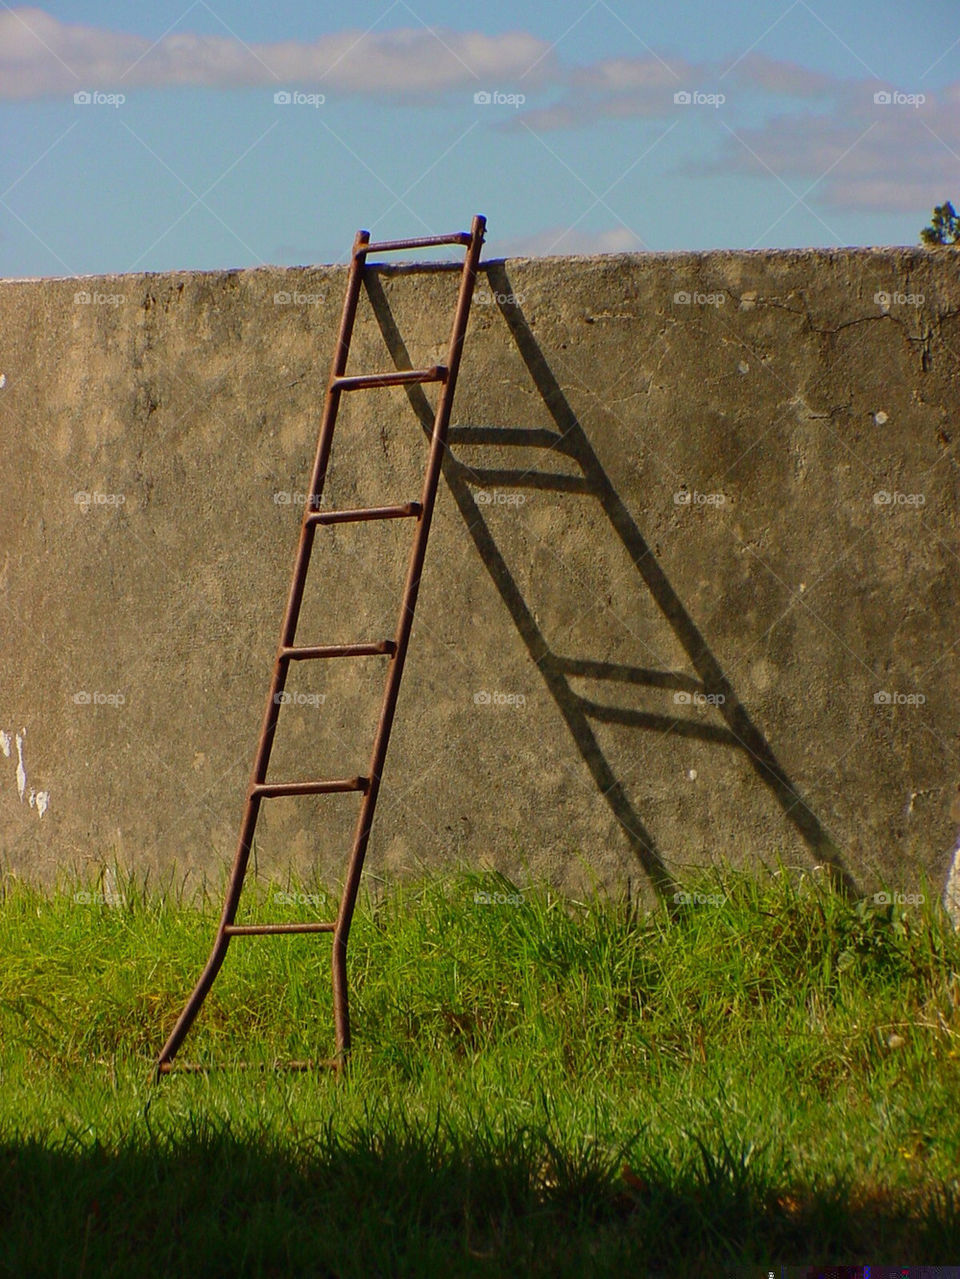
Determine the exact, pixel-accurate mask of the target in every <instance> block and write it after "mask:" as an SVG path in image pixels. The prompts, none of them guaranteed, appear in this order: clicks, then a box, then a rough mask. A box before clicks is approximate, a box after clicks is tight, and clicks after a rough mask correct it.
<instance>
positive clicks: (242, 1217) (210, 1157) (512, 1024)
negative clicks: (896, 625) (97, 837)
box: [0, 872, 960, 1279]
mask: <svg viewBox="0 0 960 1279" xmlns="http://www.w3.org/2000/svg"><path fill="white" fill-rule="evenodd" d="M0 888H2V893H0V1273H3V1274H10V1275H16V1276H18V1277H19V1276H29V1275H44V1276H56V1275H71V1276H73V1275H83V1276H96V1275H117V1276H121V1275H122V1276H129V1275H138V1274H147V1273H151V1274H157V1275H182V1274H189V1275H196V1276H199V1275H217V1274H222V1275H282V1274H298V1275H300V1274H303V1275H308V1274H309V1275H330V1276H334V1275H335V1276H340V1277H342V1279H346V1277H347V1276H371V1275H442V1276H444V1279H456V1277H458V1276H461V1275H463V1276H471V1275H560V1276H564V1275H570V1276H572V1275H578V1276H580V1275H584V1274H588V1275H589V1274H623V1275H627V1274H629V1275H639V1276H642V1275H644V1274H650V1275H654V1274H663V1275H669V1276H675V1275H686V1274H703V1275H706V1274H735V1273H749V1274H757V1275H761V1274H762V1275H764V1276H765V1275H766V1273H767V1270H766V1267H768V1266H769V1267H772V1266H773V1265H774V1264H775V1263H788V1264H799V1263H810V1262H817V1263H819V1264H825V1263H827V1262H833V1263H837V1262H845V1263H848V1264H851V1263H855V1262H857V1261H860V1262H864V1261H867V1262H872V1263H874V1264H881V1263H887V1264H893V1263H897V1264H906V1263H913V1264H918V1263H921V1262H924V1263H927V1264H948V1263H951V1262H956V1261H957V1259H958V1254H960V1182H958V1169H960V1107H958V1104H957V1098H958V1085H960V1056H958V1052H960V939H958V936H957V934H956V933H955V932H954V931H953V929H952V928H951V926H950V923H949V920H947V919H946V918H945V916H944V915H943V913H942V910H941V908H940V907H939V905H938V904H937V902H936V900H935V898H934V896H933V894H932V893H930V892H928V893H927V899H928V900H927V904H925V905H923V906H920V907H906V908H904V907H898V906H892V905H877V904H875V903H874V902H873V901H872V900H869V901H866V902H860V903H850V902H846V901H844V900H842V899H841V898H840V897H838V896H836V895H834V894H832V893H831V892H829V891H828V890H827V889H825V888H823V887H820V886H818V884H817V883H816V881H815V878H814V877H811V876H804V877H802V879H801V881H800V882H799V884H798V882H797V881H796V879H795V878H794V879H791V877H789V876H788V875H787V874H786V873H779V872H778V873H777V874H775V875H765V876H763V877H762V878H757V877H748V876H746V875H743V874H734V873H732V872H730V873H726V872H724V873H722V874H721V875H717V874H716V873H715V874H714V876H713V878H712V879H711V880H710V881H709V882H707V881H705V880H703V879H701V880H699V881H692V882H691V883H690V884H688V885H687V888H688V889H689V890H690V891H691V892H696V891H699V892H701V893H702V894H705V895H711V896H713V895H716V896H717V897H721V896H722V897H723V898H724V899H725V900H723V902H722V904H708V903H702V904H699V905H689V906H683V907H681V908H680V909H679V910H677V911H675V912H673V913H672V914H668V913H667V912H666V911H665V910H658V911H655V912H653V913H650V914H647V915H644V914H642V913H638V912H636V911H630V910H628V909H626V908H624V907H623V906H622V905H619V906H618V905H616V904H611V903H608V902H606V903H605V902H603V901H600V900H599V899H597V900H591V901H589V902H583V903H575V902H569V901H566V902H565V901H562V900H560V899H558V898H557V897H556V896H555V895H552V894H551V893H550V892H548V891H547V890H546V889H538V890H532V889H524V890H523V891H522V897H523V901H522V902H514V903H508V902H496V901H494V902H491V903H486V902H484V901H482V900H481V901H478V900H476V896H477V894H478V893H484V892H487V893H493V894H496V893H500V894H502V895H504V896H507V895H513V894H518V895H519V894H520V890H519V889H517V888H516V887H515V886H514V885H512V884H510V883H508V882H507V881H506V880H503V879H502V878H499V877H496V876H489V875H483V876H481V875H475V874H474V875H470V874H461V875H456V876H452V877H446V878H437V879H432V880H427V881H425V882H423V883H420V884H418V885H414V886H411V885H409V884H407V885H406V886H399V885H394V886H393V887H392V888H391V890H390V892H389V893H387V894H386V895H384V896H383V897H382V898H381V899H380V900H379V902H378V904H374V903H373V901H372V899H371V900H368V901H367V902H366V904H363V905H362V906H361V908H360V909H359V911H358V915H357V919H356V923H355V926H354V931H353V934H352V936H351V943H350V962H349V968H350V982H351V1011H352V1019H353V1030H354V1041H355V1042H354V1054H353V1060H352V1067H351V1070H350V1071H349V1073H348V1074H347V1075H346V1076H345V1077H344V1078H343V1079H341V1080H338V1079H337V1077H336V1076H335V1075H333V1074H331V1073H328V1072H323V1073H319V1074H316V1073H313V1074H306V1075H304V1074H295V1073H290V1072H276V1071H273V1070H272V1069H270V1068H269V1066H268V1068H267V1069H265V1070H264V1071H263V1072H262V1073H261V1072H258V1071H249V1070H248V1071H238V1070H231V1069H224V1070H216V1071H211V1072H209V1073H205V1074H198V1075H189V1074H182V1075H171V1076H169V1077H167V1078H165V1079H164V1080H163V1081H162V1082H161V1083H160V1084H159V1085H156V1084H155V1083H154V1082H153V1073H152V1072H153V1065H154V1062H155V1059H156V1054H157V1052H158V1050H159V1048H160V1045H161V1044H162V1042H163V1040H164V1038H165V1037H166V1034H167V1033H168V1032H169V1030H170V1028H171V1025H172V1023H173V1021H174V1020H175V1018H176V1016H177V1015H178V1013H179V1012H180V1009H181V1008H182V1006H183V1002H184V1000H185V998H186V995H187V994H188V993H189V990H190V989H191V988H192V985H193V983H194V981H195V979H196V977H197V975H198V973H199V971H200V968H201V967H202V965H203V963H204V961H205V960H206V957H207V954H208V952H209V947H210V943H211V941H212V936H213V932H214V928H215V925H216V920H217V918H218V915H219V905H220V899H219V898H215V899H213V900H211V901H209V902H208V903H206V904H200V905H189V904H187V903H185V902H183V901H178V900H177V896H176V894H171V893H162V892H155V891H148V890H147V889H146V888H144V887H143V886H142V885H140V886H139V887H138V886H137V885H136V884H134V883H132V882H126V883H123V884H121V886H120V891H121V892H122V895H123V903H122V904H115V905H108V904H105V903H104V904H98V903H97V902H96V900H94V901H92V902H85V901H83V900H81V901H77V900H76V899H75V894H76V892H77V891H78V889H77V887H76V886H74V887H72V888H61V890H59V891H58V892H57V893H56V894H51V895H45V894H42V893H40V892H38V891H35V890H33V889H30V888H29V887H26V886H24V885H23V884H21V883H19V882H17V881H15V880H14V879H13V878H12V877H10V876H7V877H5V878H4V879H3V880H2V881H0ZM86 891H87V892H88V893H92V895H93V896H94V897H95V896H96V888H95V887H93V888H91V887H90V886H87V889H86ZM297 891H300V892H310V891H314V892H316V891H318V890H317V889H312V890H311V889H310V888H299V889H298V890H297ZM108 896H109V894H108ZM244 901H245V905H246V904H247V903H249V902H250V901H251V896H250V894H247V895H245V899H244ZM334 905H335V903H331V902H327V903H326V904H321V905H309V904H308V905H303V904H301V905H299V906H293V905H289V904H284V903H278V902H277V901H276V900H275V896H274V893H273V891H272V890H268V889H264V890H262V891H261V892H260V894H259V896H258V897H257V900H256V901H254V903H253V905H252V907H251V908H248V909H247V910H246V912H245V918H246V919H247V920H249V919H252V918H257V919H274V920H290V919H295V918H310V917H311V916H313V917H316V918H321V919H322V918H331V917H332V914H333V908H334ZM329 956H330V940H329V937H326V936H321V937H319V938H318V937H287V938H249V939H246V938H244V939H240V940H238V941H235V942H234V943H233V944H232V945H231V949H230V953H229V954H228V956H227V961H226V963H225V965H224V968H223V970H222V972H221V975H220V977H219V978H218V981H217V983H216V984H215V986H214V988H213V991H212V993H211V995H210V996H209V998H208V1000H207V1003H206V1005H205V1006H204V1009H203V1011H202V1012H201V1014H200V1017H199V1019H198V1021H197V1023H196V1025H195V1027H194V1030H193V1031H192V1032H191V1035H190V1037H189V1038H188V1040H187V1042H186V1044H185V1046H184V1049H183V1050H182V1052H181V1056H182V1057H183V1058H185V1059H190V1060H195V1061H196V1060H201V1061H217V1062H220V1063H224V1064H229V1063H230V1062H232V1061H236V1060H237V1059H239V1058H243V1059H246V1060H247V1061H251V1060H261V1061H263V1062H264V1063H270V1062H272V1061H274V1060H276V1059H281V1060H283V1059H289V1058H302V1057H311V1056H313V1057H316V1056H320V1057H326V1056H329V1055H330V1054H331V1052H332V1048H333V1018H332V1002H331V995H330V980H329Z"/></svg>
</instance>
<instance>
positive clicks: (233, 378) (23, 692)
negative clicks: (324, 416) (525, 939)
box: [0, 238, 960, 893]
mask: <svg viewBox="0 0 960 1279" xmlns="http://www.w3.org/2000/svg"><path fill="white" fill-rule="evenodd" d="M490 247H491V249H492V250H494V249H495V247H496V244H495V238H494V239H493V240H492V241H491V244H490ZM344 280H345V272H344V271H343V269H340V268H310V269H302V270H282V269H273V268H268V269H260V270H250V271H236V272H209V273H195V272H190V273H182V274H177V273H171V274H161V275H129V276H118V277H109V278H86V279H82V280H77V279H64V280H23V281H7V282H3V283H2V284H0V373H2V375H3V377H4V383H3V386H2V387H0V421H2V439H3V454H2V456H3V463H2V484H3V502H2V506H0V547H2V550H0V603H2V613H0V616H2V618H3V628H2V641H0V730H3V733H4V737H3V738H0V747H2V748H3V749H4V754H2V755H0V855H2V857H3V859H4V861H5V862H6V864H7V865H8V866H9V867H11V868H12V869H14V870H15V871H17V872H18V873H21V874H25V875H32V876H39V877H41V878H44V879H49V878H51V877H52V876H53V875H54V874H55V873H56V871H57V869H58V868H60V867H64V868H74V869H76V868H80V869H83V868H89V867H90V866H96V865H99V864H101V863H103V862H104V861H111V860H112V859H113V858H114V857H116V858H117V859H118V860H119V861H120V863H121V864H124V865H128V866H131V867H133V868H135V869H137V870H141V871H142V870H144V869H146V868H152V869H154V870H157V871H160V872H163V871H165V870H170V869H172V868H174V867H176V868H178V870H179V872H180V873H187V872H188V871H196V870H200V869H205V870H207V871H214V872H216V871H219V869H220V868H221V867H222V866H223V865H224V864H225V863H228V862H229V860H230V859H231V858H232V855H233V849H234V845H235V840H236V835H237V829H238V825H239V820H240V816H241V812H242V800H243V794H244V790H245V786H246V782H247V778H248V775H249V769H250V765H251V762H252V759H253V751H254V745H255V742H256V736H257V732H258V729H259V724H260V718H261V715H262V709H263V701H264V698H265V695H266V691H267V686H268V681H269V673H270V667H271V663H272V660H273V654H274V651H275V646H276V642H277V636H278V631H279V624H280V617H281V613H282V608H283V604H284V600H285V598H286V592H287V588H288V584H289V575H290V571H291V566H292V560H293V553H294V549H295V545H296V541H297V533H298V525H299V519H300V514H301V508H300V506H299V505H298V499H299V500H300V501H302V494H303V490H304V488H305V486H306V484H307V480H308V476H309V469H310V464H311V461H312V457H313V449H314V444H315V436H316V430H317V425H318V417H319V410H320V407H321V404H322V397H323V391H324V387H325V382H326V376H327V371H328V368H329V361H330V356H331V350H332V343H333V338H334V334H335V332H336V325H337V322H338V319H339V311H340V305H341V299H342V293H343V286H344ZM455 286H456V276H455V275H454V274H451V273H450V272H442V271H441V272H436V273H430V274H418V275H416V276H411V275H408V274H405V273H403V272H397V271H386V270H384V271H382V272H378V273H375V274H371V278H370V283H369V289H368V291H367V294H366V296H365V297H364V298H363V299H362V302H361V312H360V316H359V319H358V323H357V329H356V335H355V342H354V348H353V356H352V359H351V371H357V370H371V369H379V368H385V367H392V366H393V365H394V363H396V364H397V365H400V366H404V365H406V366H408V367H411V366H412V367H417V366H420V365H423V364H427V363H432V362H435V361H438V360H442V358H443V355H444V351H445V347H446V342H447V337H448V330H449V322H450V317H451V314H452V298H453V294H454V290H455ZM278 295H279V300H278ZM284 297H287V298H289V300H288V301H284V300H283V298H284ZM85 298H89V300H84V299H85ZM958 372H960V279H958V272H957V258H956V257H955V256H954V255H953V254H952V253H951V252H949V251H941V252H937V251H926V250H901V249H890V250H850V251H842V252H813V251H801V252H776V253H766V252H764V253H707V254H667V255H649V256H643V255H635V256H620V257H616V256H614V257H604V258H568V259H559V258H558V259H547V260H539V261H529V260H518V261H507V262H496V261H491V262H490V263H489V264H488V266H487V269H486V273H485V277H484V278H483V279H481V281H480V282H479V287H478V295H477V299H476V301H475V304H474V307H473V311H472V318H471V324H470V330H469V335H468V339H467V347H466V354H465V359H464V364H463V369H462V374H461V382H460V387H459V391H458V396H457V402H456V406H455V410H454V422H455V423H456V427H455V429H454V430H453V432H452V437H451V451H450V457H449V459H448V464H447V467H446V470H445V478H444V482H443V485H442V491H441V494H440V498H439V503H438V509H437V515H436V519H435V524H434V534H433V536H432V538H431V543H430V547H429V550H428V556H427V566H426V574H425V578H424V585H423V590H422V595H421V603H420V608H419V611H418V618H417V623H416V625H415V628H414V636H413V643H412V647H411V653H410V658H409V662H408V666H407V675H406V677H405V681H404V688H403V692H402V695H401V702H400V707H399V712H398V720H397V728H396V731H395V734H394V739H393V742H392V745H391V752H390V757H389V759H388V765H387V772H386V776H385V782H384V789H383V793H382V801H381V806H380V809H379V812H378V818H377V824H376V827H375V833H374V838H373V841H372V845H371V857H370V861H369V862H368V866H370V867H371V868H373V869H376V868H383V867H386V868H389V869H392V870H396V869H400V868H414V867H416V866H417V865H418V864H426V865H430V866H438V865H443V864H447V863H449V862H452V861H453V860H454V859H457V858H462V859H464V860H465V861H467V862H468V863H471V864H475V865H484V866H496V867H499V868H502V869H504V870H506V871H508V872H510V873H514V874H518V875H520V876H521V877H522V876H523V875H524V874H525V873H527V872H528V871H529V872H531V873H534V874H537V875H547V876H549V877H550V878H552V879H553V881H554V882H555V883H556V884H558V885H559V886H562V887H564V888H567V889H572V888H574V887H576V886H578V885H580V884H582V883H584V882H588V881H589V879H590V877H591V876H593V877H595V878H596V880H597V881H598V882H599V883H600V884H601V885H605V886H607V887H611V888H613V887H617V886H622V885H623V884H624V882H625V881H626V880H627V879H630V880H631V883H632V890H633V891H634V892H637V891H639V890H640V888H641V886H643V888H644V891H645V892H647V893H649V892H650V891H651V887H650V886H651V885H654V884H658V885H659V886H660V887H661V890H662V891H664V892H669V891H672V889H673V884H672V877H673V876H680V875H682V873H683V870H684V868H685V867H688V866H690V865H691V864H703V863H710V862H712V861H714V860H717V859H726V860H731V861H734V862H737V863H740V864H747V865H755V864H757V862H758V860H759V859H763V860H766V861H768V862H770V861H773V859H774V858H775V857H776V856H777V855H778V854H779V855H782V856H783V857H784V858H785V860H786V861H788V862H789V863H791V864H793V865H798V866H801V865H802V866H812V865H816V864H821V865H826V866H828V867H832V868H833V872H834V873H835V875H836V877H837V878H839V879H844V880H846V882H848V883H849V884H851V885H853V886H855V887H856V888H857V889H858V890H860V891H872V890H873V889H875V888H876V887H877V885H878V884H879V883H880V881H881V880H884V881H885V882H886V883H887V884H888V885H889V886H891V887H893V888H894V889H896V890H898V891H901V892H904V893H917V892H919V891H921V883H920V881H921V875H922V873H923V872H925V873H926V874H927V875H929V876H930V877H931V878H932V880H933V881H934V884H935V886H936V888H937V889H938V890H940V889H942V888H943V886H944V885H945V883H946V881H947V878H948V874H949V871H950V866H951V862H952V850H953V848H954V845H955V843H956V821H957V819H958V813H957V811H956V809H955V808H954V809H953V811H951V809H952V805H953V803H954V797H955V794H956V788H957V782H958V780H960V768H958V728H960V725H958V719H957V704H958V691H960V679H958V673H957V654H958V651H960V649H958V642H960V600H958V592H957V581H958V573H957V570H958V563H960V561H958V543H957V493H958V461H957V458H958V430H960V423H958V420H957V408H958V403H960V393H958V391H960V381H958ZM431 396H432V388H413V389H412V390H410V391H409V392H408V391H406V390H403V389H397V388H395V389H391V390H385V391H378V392H368V393H365V394H360V395H356V396H352V397H347V398H346V399H345V401H344V411H343V413H342V415H341V419H340V427H339V431H340V435H339V440H338V443H337V445H336V446H335V450H334V459H333V466H332V469H331V472H330V476H329V480H328V487H327V494H326V498H327V504H328V505H331V506H335V505H340V506H342V505H351V504H360V505H366V504H375V503H378V502H380V501H388V502H389V501H400V500H406V499H409V498H412V497H414V496H415V495H416V494H417V492H418V490H419V475H420V467H421V465H422V461H423V458H424V456H425V446H424V441H423V433H422V428H423V426H424V423H425V422H427V421H429V418H430V415H431V410H430V398H431ZM78 494H81V495H82V494H86V495H88V500H86V499H83V498H82V497H78ZM284 495H287V496H289V501H288V500H286V497H285V496H284ZM878 495H880V496H878ZM883 495H892V500H890V501H886V500H884V497H883ZM410 528H411V526H410V525H409V524H408V523H406V522H402V521H396V522H392V523H390V524H381V525H354V526H351V527H349V528H339V529H336V530H326V531H323V532H322V533H321V535H320V536H319V538H318V547H317V552H316V555H315V558H314V569H313V574H312V577H311V585H310V588H309V590H308V599H307V604H306V607H305V610H304V615H303V621H302V624H301V628H300V631H299V635H298V638H299V640H300V641H301V642H304V643H308V642H312V643H323V642H337V641H340V640H348V639H372V638H377V639H379V638H383V637H386V636H388V635H390V634H392V632H393V629H394V624H395V609H396V600H397V598H398V593H399V585H400V582H401V580H402V575H403V569H404V560H405V556H406V548H407V546H408V545H409V538H410ZM383 669H384V668H383V666H382V664H381V662H380V660H379V659H357V660H356V661H344V662H338V663H332V662H331V663H323V664H320V663H313V664H301V665H300V666H299V668H295V669H294V671H293V674H292V677H291V681H290V683H289V685H288V687H289V688H290V690H291V691H292V692H294V693H295V694H297V695H299V700H298V702H297V704H296V705H295V706H291V707H288V708H287V709H285V711H284V713H283V717H282V718H281V726H280V732H279V735H278V742H277V747H276V750H275V753H274V767H273V768H272V771H271V777H272V778H274V779H287V778H291V777H293V778H304V777H313V776H331V775H333V776H340V775H345V774H351V773H354V772H363V771H364V770H365V768H366V765H367V760H368V756H369V749H370V742H371V739H372V730H373V725H374V722H375V718H376V712H377V705H378V701H379V691H380V688H381V687H382V673H383ZM878 694H886V695H888V696H887V699H886V700H885V701H880V702H878V700H877V695H878ZM78 695H86V697H81V696H78ZM18 770H19V771H18ZM357 804H358V799H357V797H356V796H355V795H347V796H337V797H332V798H325V799H306V800H303V799H299V800H298V799H286V800H274V801H270V802H269V803H268V804H267V805H266V806H265V811H266V818H265V819H262V820H261V827H260V834H261V839H260V848H259V851H258V868H259V870H260V871H261V872H265V871H277V870H280V869H282V868H285V867H286V866H288V865H289V866H291V867H293V868H294V869H296V870H297V871H298V872H300V873H307V874H309V873H311V872H313V871H317V872H318V873H319V874H321V875H322V876H323V877H325V878H326V879H328V880H329V881H335V880H336V878H337V876H338V875H339V873H340V872H341V870H342V867H343V866H344V864H345V858H346V854H347V851H348V849H349V843H350V835H351V831H352V825H353V819H354V817H355V814H356V810H357Z"/></svg>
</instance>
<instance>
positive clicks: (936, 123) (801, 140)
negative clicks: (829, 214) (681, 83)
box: [684, 80, 960, 212]
mask: <svg viewBox="0 0 960 1279" xmlns="http://www.w3.org/2000/svg"><path fill="white" fill-rule="evenodd" d="M898 93H899V94H900V98H901V100H900V101H898V100H897V94H898ZM877 94H879V95H881V100H880V101H879V102H878V101H876V100H875V95H877ZM887 96H889V98H890V99H891V100H890V101H887V100H886V98H887ZM909 96H910V95H909V94H907V93H906V92H905V91H903V90H897V89H896V88H895V87H893V86H890V85H886V84H883V83H881V82H879V81H872V80H871V81H866V80H864V81H860V82H857V83H856V84H854V85H846V86H844V89H843V91H842V93H841V94H840V95H839V97H838V98H837V100H836V101H835V102H833V103H832V104H831V108H830V109H829V110H828V111H825V112H823V113H820V114H816V113H813V112H810V111H805V112H804V113H803V114H801V115H793V116H791V115H785V114H781V115H777V116H775V117H773V118H771V119H769V120H767V121H765V122H764V123H763V124H761V125H759V126H756V127H753V128H740V129H736V130H734V131H733V132H732V133H728V134H727V136H726V138H725V140H724V142H723V144H722V147H721V150H720V153H719V155H718V156H717V157H716V158H715V159H713V160H711V161H709V162H708V163H706V164H698V165H696V166H693V165H689V164H688V165H686V166H684V167H685V171H686V172H688V173H691V174H693V173H696V174H698V175H701V176H702V175H703V174H704V173H705V172H710V173H727V174H729V173H738V174H745V175H746V174H753V175H756V176H762V177H768V176H769V175H770V173H771V172H773V173H775V174H777V175H779V176H780V177H782V178H786V179H788V180H789V181H791V182H794V183H795V182H797V181H798V180H799V181H800V182H802V183H803V184H804V185H809V184H810V183H816V187H815V198H816V200H817V201H818V203H820V204H821V205H823V206H825V207H829V208H835V209H848V210H862V211H864V212H912V211H914V210H916V209H918V208H919V209H925V208H929V207H931V206H932V205H933V204H934V203H939V202H940V201H941V200H942V199H944V198H946V196H947V195H949V192H950V191H951V190H954V189H955V188H956V187H957V185H958V184H960V113H958V106H960V85H952V86H949V87H948V88H947V89H945V90H943V91H941V92H940V93H938V94H933V93H927V94H926V95H925V99H926V100H925V101H923V102H920V103H916V104H912V103H910V102H909V101H908V100H904V99H908V98H909ZM914 96H916V95H914Z"/></svg>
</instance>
